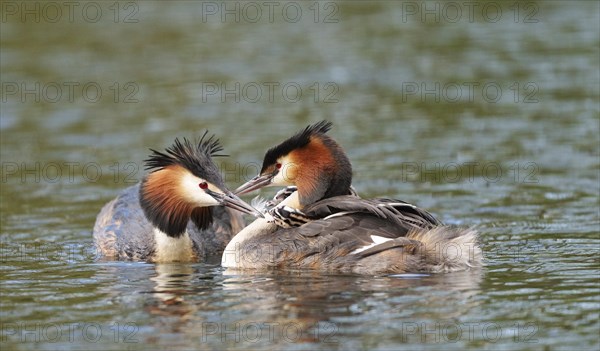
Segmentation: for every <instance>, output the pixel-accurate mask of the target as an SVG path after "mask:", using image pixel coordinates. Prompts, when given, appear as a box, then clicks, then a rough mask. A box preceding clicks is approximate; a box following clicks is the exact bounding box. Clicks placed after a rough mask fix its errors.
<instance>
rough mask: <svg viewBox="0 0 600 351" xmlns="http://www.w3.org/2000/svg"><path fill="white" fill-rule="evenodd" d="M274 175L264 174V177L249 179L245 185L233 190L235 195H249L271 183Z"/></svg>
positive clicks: (258, 176)
mask: <svg viewBox="0 0 600 351" xmlns="http://www.w3.org/2000/svg"><path fill="white" fill-rule="evenodd" d="M275 174H277V173H274V174H265V175H260V174H259V175H257V176H256V177H254V178H252V179H250V180H249V181H247V182H246V183H244V184H242V185H241V186H240V187H239V188H237V189H235V191H234V192H235V193H236V194H238V195H243V194H246V193H249V192H251V191H254V190H258V189H260V188H263V187H265V186H267V185H269V184H271V182H272V181H273V178H274V177H275Z"/></svg>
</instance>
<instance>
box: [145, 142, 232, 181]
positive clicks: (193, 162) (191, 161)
mask: <svg viewBox="0 0 600 351" xmlns="http://www.w3.org/2000/svg"><path fill="white" fill-rule="evenodd" d="M207 135H208V131H205V132H204V134H203V135H202V137H201V138H200V139H198V140H197V141H196V142H195V143H193V142H192V141H191V140H189V139H187V138H183V140H179V138H175V142H174V143H173V145H171V146H169V147H168V148H167V149H166V150H165V152H160V151H157V150H154V149H150V151H152V153H151V154H150V156H149V157H148V158H147V159H146V160H144V164H145V169H146V170H150V171H151V172H154V171H157V170H160V169H163V168H165V167H168V166H173V165H180V166H182V167H184V168H186V169H188V170H189V171H190V172H192V174H194V175H195V176H197V177H200V178H203V179H206V180H207V181H210V182H211V183H214V184H215V185H222V184H223V180H222V177H221V174H220V173H219V170H218V167H217V166H216V165H215V164H214V162H213V161H212V157H220V156H227V155H224V154H220V152H221V151H223V146H222V145H221V142H220V141H219V139H218V138H216V136H215V135H210V136H209V137H207Z"/></svg>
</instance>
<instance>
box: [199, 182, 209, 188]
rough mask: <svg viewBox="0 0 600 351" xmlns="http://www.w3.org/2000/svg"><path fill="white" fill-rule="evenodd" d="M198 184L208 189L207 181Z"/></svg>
mask: <svg viewBox="0 0 600 351" xmlns="http://www.w3.org/2000/svg"><path fill="white" fill-rule="evenodd" d="M198 186H199V187H200V189H208V183H206V182H202V183H200V184H198Z"/></svg>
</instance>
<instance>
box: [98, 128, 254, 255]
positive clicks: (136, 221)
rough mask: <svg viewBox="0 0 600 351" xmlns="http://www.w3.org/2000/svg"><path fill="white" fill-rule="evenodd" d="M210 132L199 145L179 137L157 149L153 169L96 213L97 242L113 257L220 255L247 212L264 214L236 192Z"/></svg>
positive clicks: (101, 252) (151, 163)
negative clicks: (226, 179)
mask: <svg viewBox="0 0 600 351" xmlns="http://www.w3.org/2000/svg"><path fill="white" fill-rule="evenodd" d="M206 135H207V132H205V133H204V135H203V136H202V138H200V140H199V141H198V142H197V143H196V144H194V143H192V142H191V141H190V140H188V139H185V138H184V139H183V141H180V140H179V139H175V143H174V144H173V145H172V146H170V147H169V148H167V149H166V151H165V152H159V151H156V150H152V149H151V151H152V153H151V155H150V157H149V158H148V159H147V160H145V166H146V167H145V168H146V169H147V170H150V173H149V174H148V175H147V176H145V177H144V178H143V180H142V181H141V182H140V183H138V184H136V185H134V186H131V187H129V188H127V189H125V190H124V191H123V192H122V193H121V194H120V195H119V196H117V198H115V199H113V200H112V201H110V202H109V203H107V204H106V205H105V206H104V207H103V208H102V210H101V211H100V213H99V214H98V217H97V218H96V224H95V225H94V229H93V236H94V245H95V248H96V250H97V253H98V254H99V256H101V257H103V258H106V259H113V260H136V261H138V260H139V261H149V262H176V261H178V262H197V261H202V260H205V259H206V258H208V257H209V256H211V255H220V254H221V253H222V252H223V249H224V248H225V246H226V245H227V243H228V242H229V241H230V240H231V238H232V237H233V235H234V234H235V233H237V232H239V231H240V230H241V229H242V228H243V227H244V220H243V218H242V215H241V214H240V213H239V212H238V211H241V212H244V213H248V214H253V215H259V214H258V212H257V211H256V210H254V209H253V208H252V207H251V206H250V205H248V204H246V203H245V202H244V201H242V200H241V199H239V198H238V197H237V196H235V195H233V194H232V193H231V192H230V191H229V190H228V189H227V188H226V187H225V184H224V182H223V178H222V177H221V174H220V173H219V169H218V168H217V166H216V165H215V164H214V162H213V161H212V157H215V156H221V155H219V152H220V151H222V150H223V148H222V147H221V145H220V143H219V140H218V139H216V138H215V137H214V136H210V137H209V138H207V137H206Z"/></svg>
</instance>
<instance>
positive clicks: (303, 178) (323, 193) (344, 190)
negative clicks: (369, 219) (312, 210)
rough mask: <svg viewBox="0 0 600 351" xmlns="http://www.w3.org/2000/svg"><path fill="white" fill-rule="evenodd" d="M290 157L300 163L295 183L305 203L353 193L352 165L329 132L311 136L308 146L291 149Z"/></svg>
mask: <svg viewBox="0 0 600 351" xmlns="http://www.w3.org/2000/svg"><path fill="white" fill-rule="evenodd" d="M289 157H290V161H291V162H292V163H293V164H294V165H297V167H295V168H296V172H297V173H296V174H295V176H296V177H295V179H296V181H295V183H296V186H297V187H298V194H299V199H300V205H301V206H302V207H304V206H306V205H309V204H312V203H315V202H317V201H319V200H321V199H323V198H328V197H332V196H338V195H348V194H349V193H350V184H351V183H352V166H351V165H350V161H348V158H347V157H346V155H345V154H344V152H343V150H342V149H341V148H340V146H339V145H338V144H337V143H336V142H335V141H334V140H333V139H331V138H329V137H328V136H326V135H313V136H311V137H310V142H309V143H308V144H307V145H306V146H304V147H301V148H298V149H296V150H294V151H292V152H291V153H290V156H289Z"/></svg>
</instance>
